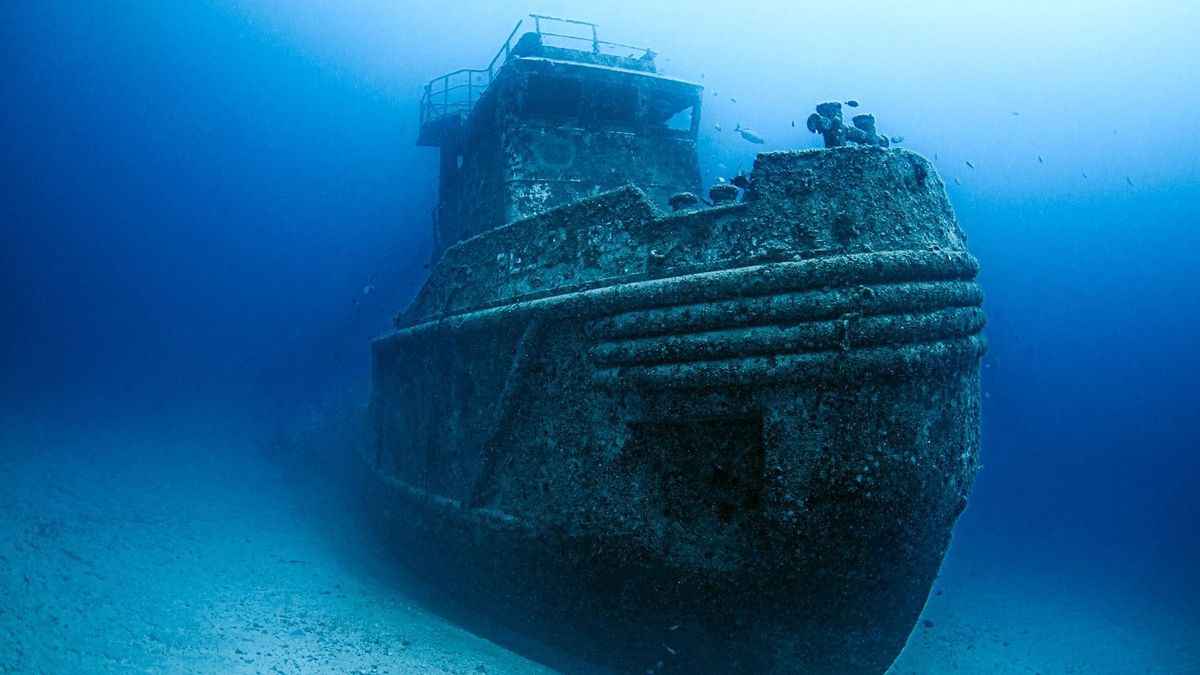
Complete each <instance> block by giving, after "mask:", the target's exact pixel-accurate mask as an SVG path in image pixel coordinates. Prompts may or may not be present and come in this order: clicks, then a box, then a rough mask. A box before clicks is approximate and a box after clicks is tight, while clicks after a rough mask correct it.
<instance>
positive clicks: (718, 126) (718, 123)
mask: <svg viewBox="0 0 1200 675" xmlns="http://www.w3.org/2000/svg"><path fill="white" fill-rule="evenodd" d="M713 128H714V129H716V130H717V131H720V130H721V123H720V122H717V123H716V124H714V125H713Z"/></svg>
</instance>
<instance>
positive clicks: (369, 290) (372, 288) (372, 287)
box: [363, 284, 375, 295]
mask: <svg viewBox="0 0 1200 675" xmlns="http://www.w3.org/2000/svg"><path fill="white" fill-rule="evenodd" d="M373 290H375V284H371V285H370V286H363V295H366V294H368V293H370V292H371V291H373Z"/></svg>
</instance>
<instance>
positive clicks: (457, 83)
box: [421, 14, 654, 125]
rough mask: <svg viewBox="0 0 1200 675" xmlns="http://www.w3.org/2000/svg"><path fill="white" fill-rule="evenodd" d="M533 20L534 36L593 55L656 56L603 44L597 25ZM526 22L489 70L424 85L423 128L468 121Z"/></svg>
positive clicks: (466, 72) (456, 74)
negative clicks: (580, 29) (552, 26)
mask: <svg viewBox="0 0 1200 675" xmlns="http://www.w3.org/2000/svg"><path fill="white" fill-rule="evenodd" d="M529 16H530V18H532V19H533V22H534V23H533V25H534V32H535V33H537V34H538V35H539V36H540V38H539V39H542V40H544V39H545V38H554V40H553V41H555V42H557V41H560V40H561V41H564V42H567V43H571V42H579V41H582V42H587V43H589V44H590V51H591V52H592V53H594V54H603V53H606V52H607V53H611V54H616V53H617V52H623V51H627V50H631V49H632V50H633V53H632V54H629V56H631V57H635V56H638V52H641V55H642V56H653V54H654V53H653V52H652V51H650V50H649V49H646V48H645V47H633V46H631V45H623V44H620V43H618V42H607V41H604V40H601V39H600V38H599V36H598V34H597V31H596V28H597V26H596V24H594V23H588V22H587V21H576V20H574V19H559V18H555V17H552V16H544V15H541V14H530V15H529ZM543 22H558V23H562V24H569V25H574V26H587V27H588V28H590V32H591V35H590V36H583V35H569V34H566V33H548V32H544V31H542V23H543ZM522 23H524V21H518V22H517V25H516V26H515V27H513V29H512V32H511V33H509V34H508V39H506V40H505V41H504V44H503V45H502V46H501V47H500V49H499V50H498V51H497V52H496V55H495V56H493V57H492V60H491V62H490V63H488V66H487V68H482V69H475V68H463V69H461V70H456V71H454V72H452V73H446V74H445V75H442V76H441V77H438V78H434V79H433V80H430V81H429V83H428V84H426V85H425V92H424V93H423V94H422V95H421V124H422V125H424V124H426V123H428V122H431V121H433V120H436V119H440V118H442V117H447V116H450V115H459V116H463V117H465V116H466V115H467V114H468V113H470V112H471V108H473V107H474V106H475V102H476V101H478V100H479V97H480V96H481V95H482V94H483V92H484V90H486V89H487V88H488V85H490V84H491V83H492V80H494V79H496V75H497V74H498V73H499V72H500V68H501V67H502V66H503V65H504V64H505V62H507V61H508V59H509V57H510V55H511V54H512V48H513V38H515V37H516V36H517V31H519V30H520V29H521V24H522Z"/></svg>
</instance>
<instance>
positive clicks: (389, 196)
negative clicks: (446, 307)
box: [0, 0, 1200, 675]
mask: <svg viewBox="0 0 1200 675" xmlns="http://www.w3.org/2000/svg"><path fill="white" fill-rule="evenodd" d="M529 12H538V13H542V14H548V15H554V16H564V17H572V18H578V19H581V20H586V21H593V22H596V23H598V24H600V26H601V28H602V37H603V38H605V39H608V40H613V41H616V42H621V43H629V44H635V45H645V46H649V47H651V48H653V49H654V50H655V51H656V52H657V53H658V55H659V56H658V59H659V61H658V63H659V67H660V70H661V71H662V72H664V73H666V74H668V75H672V76H675V77H679V78H683V79H686V80H690V81H694V82H697V83H700V84H702V85H704V87H705V88H706V92H707V93H706V98H705V102H704V107H703V122H702V123H701V127H700V130H701V131H700V139H699V143H700V155H701V161H702V169H703V172H704V179H705V184H706V185H707V184H710V183H712V182H715V181H716V180H717V178H718V177H723V178H725V177H730V176H733V175H735V174H736V173H737V172H738V170H739V169H746V170H749V169H750V168H751V166H752V164H753V161H754V156H755V153H756V152H760V151H771V150H793V149H803V148H812V147H818V145H819V138H818V137H816V136H814V135H812V134H810V133H809V132H808V131H807V130H806V129H805V128H804V119H805V118H806V117H807V116H808V114H809V112H811V110H812V108H813V106H814V105H815V104H816V103H819V102H821V101H825V100H843V101H844V100H849V99H855V100H857V101H859V102H861V107H860V108H859V110H861V111H866V112H872V113H874V114H875V115H876V117H877V118H878V124H879V129H880V131H882V132H883V133H886V134H889V135H897V136H899V135H903V136H904V139H905V140H904V141H903V143H902V144H901V145H902V147H906V148H908V149H910V150H913V151H916V152H919V153H921V154H923V155H924V156H926V157H927V158H929V159H930V160H931V161H932V163H933V164H934V166H935V167H936V168H937V170H938V171H939V173H940V174H941V176H942V178H943V180H945V182H946V184H947V191H948V193H949V196H950V199H951V200H952V202H953V204H954V207H955V210H956V214H957V217H958V219H959V221H960V223H961V225H962V227H963V229H964V230H965V231H966V233H967V235H968V236H969V247H970V250H971V252H972V254H973V255H974V256H975V257H977V258H978V259H979V261H980V264H981V269H982V272H981V274H980V279H979V280H980V283H981V284H982V286H983V288H984V290H985V292H986V301H985V310H986V312H987V316H988V326H987V329H986V334H987V336H988V339H989V342H990V347H989V351H988V353H987V354H986V356H985V357H984V358H983V362H982V369H983V370H982V373H983V387H982V389H983V401H982V406H983V408H982V444H981V462H982V470H981V471H980V472H979V474H978V476H977V479H976V482H975V487H974V490H973V492H972V495H971V500H970V505H969V507H968V508H967V510H966V512H965V513H964V515H963V516H962V518H961V519H960V520H959V521H958V524H957V526H956V529H955V534H954V541H953V544H952V546H951V548H950V551H949V554H948V556H947V559H946V561H945V564H944V566H943V569H942V574H941V576H940V577H939V579H938V581H937V582H936V583H935V585H934V588H933V592H932V593H931V595H930V597H929V601H928V603H927V605H926V608H925V611H924V613H923V615H922V617H921V620H920V621H919V622H918V624H917V626H916V627H915V628H914V630H913V633H912V635H911V636H910V638H909V640H908V644H907V647H906V648H905V650H904V651H903V653H901V654H900V656H899V658H898V659H897V661H896V663H895V664H894V666H893V667H892V669H891V670H890V671H889V672H895V673H943V672H946V673H1044V674H1047V675H1049V674H1052V673H1197V672H1200V581H1198V578H1200V424H1197V420H1198V419H1200V396H1198V395H1197V390H1196V383H1197V380H1198V378H1200V349H1198V347H1197V345H1198V344H1200V311H1197V308H1198V306H1200V305H1198V302H1200V301H1198V300H1197V298H1200V273H1198V272H1197V261H1198V260H1200V170H1198V168H1197V159H1198V158H1200V125H1198V124H1196V123H1195V121H1194V120H1193V119H1192V117H1193V115H1194V111H1195V110H1197V108H1198V107H1200V105H1198V104H1200V49H1197V45H1198V44H1200V4H1197V3H1194V2H1186V1H1184V0H1178V1H1176V2H1152V3H1147V2H1106V3H1100V4H1096V3H1084V2H1062V3H1048V2H1032V1H1029V2H993V3H986V4H984V3H961V2H949V1H946V2H924V1H923V2H915V3H904V4H897V3H885V2H879V3H875V2H859V3H826V4H824V5H814V4H811V3H810V4H803V3H801V4H794V3H783V2H778V3H776V2H759V3H741V4H736V3H707V2H687V3H684V2H664V3H653V4H652V5H651V4H650V3H634V2H629V1H628V0H616V1H614V2H605V3H600V2H565V1H558V2H549V1H546V2H541V1H538V2H535V1H533V0H530V1H529V2H526V3H517V2H512V1H510V0H504V1H503V2H488V3H483V2H478V3H476V2H465V1H449V2H433V1H431V0H430V1H424V0H422V1H419V2H403V3H394V2H385V1H382V0H354V1H349V2H317V1H316V0H241V1H237V0H209V1H201V0H180V1H178V2H170V3H165V2H153V1H149V0H144V1H143V0H130V1H128V2H53V1H52V2H21V1H19V0H14V1H13V2H7V3H4V4H3V6H2V7H0V97H2V98H0V671H3V672H19V673H24V672H29V673H91V672H109V671H113V672H200V673H224V672H264V673H269V672H284V673H316V672H320V673H325V672H392V673H484V672H486V673H539V672H553V670H554V669H556V668H557V669H563V670H573V669H574V668H576V667H578V668H580V669H582V668H583V667H584V666H583V665H582V664H579V665H578V666H572V665H571V663H572V662H571V661H570V660H569V658H567V657H562V656H561V655H560V656H546V654H547V653H548V652H544V651H541V648H540V647H538V646H536V645H534V644H531V643H530V642H528V641H527V640H526V636H515V635H511V634H508V633H506V632H504V630H502V629H499V628H494V627H489V626H488V625H486V622H483V621H482V620H481V619H477V618H464V617H463V616H460V612H459V610H458V608H457V607H456V606H455V605H453V603H448V602H446V601H445V600H444V599H443V598H441V597H440V596H439V594H438V593H437V591H436V590H435V589H430V588H426V587H424V586H423V585H422V584H420V583H419V582H416V581H414V580H413V579H411V578H410V577H409V575H408V573H407V572H405V571H404V570H403V569H401V568H399V567H398V566H397V565H396V564H395V562H394V561H393V560H392V559H391V557H390V556H389V555H388V552H387V551H386V550H385V549H384V548H383V547H382V546H381V544H380V541H379V539H378V537H376V536H374V534H373V533H372V531H371V530H370V528H369V527H368V526H367V525H366V524H365V523H363V522H362V519H361V518H360V512H359V507H358V505H357V504H358V502H357V494H356V492H357V490H358V485H357V483H356V482H355V480H354V478H353V477H354V475H355V469H354V468H353V467H352V466H350V464H351V463H352V462H354V461H356V459H357V458H356V457H354V456H353V453H351V452H349V451H348V450H347V449H346V448H345V447H343V446H341V445H339V442H338V439H343V440H344V439H346V438H349V437H353V436H354V435H355V433H356V432H355V430H354V426H355V424H356V423H358V418H357V417H356V415H357V414H358V410H359V409H360V407H361V405H362V404H363V403H365V401H366V399H367V396H368V391H369V378H370V350H369V344H368V341H369V339H370V338H371V337H372V336H375V335H378V334H381V333H383V332H384V331H386V330H388V329H389V327H390V326H391V318H392V316H393V315H394V314H395V313H397V312H398V311H400V310H402V309H403V308H404V307H405V306H407V304H408V303H409V302H410V301H411V299H412V298H413V297H414V295H415V293H416V292H417V290H418V289H419V287H420V284H421V283H422V282H423V280H424V279H425V278H426V276H427V275H428V274H429V268H428V265H427V263H428V261H429V254H430V251H431V249H432V246H433V241H432V233H431V228H430V213H431V211H432V209H433V206H434V204H435V202H436V195H437V170H438V163H437V156H436V152H435V151H433V150H432V149H427V148H418V147H415V144H414V142H415V137H416V131H417V121H418V103H419V99H420V95H421V92H422V87H423V86H424V84H425V83H426V82H427V81H428V80H430V79H431V78H433V77H435V76H438V75H441V74H443V73H445V72H449V71H451V70H455V69H457V68H462V67H479V66H482V65H484V64H486V62H487V61H488V60H489V59H490V58H491V57H492V55H493V54H494V52H495V50H496V48H497V47H498V46H499V45H500V44H501V43H502V42H503V40H504V38H505V36H507V35H508V32H509V31H510V30H511V29H512V26H513V24H515V23H516V21H517V20H519V19H522V18H525V17H527V14H528V13H529ZM739 125H740V126H742V127H748V128H752V129H754V130H755V133H756V134H758V135H760V136H761V138H762V139H763V140H764V141H765V142H764V143H762V144H755V143H751V142H748V141H747V140H746V138H744V137H743V136H742V135H740V134H737V133H735V131H734V130H735V129H736V128H737V127H738V126H739ZM296 439H302V440H303V441H304V442H303V443H299V444H297V443H292V444H290V445H289V443H288V442H286V441H288V440H291V441H295V440H296ZM296 445H302V446H304V447H307V448H309V451H308V452H306V453H301V454H300V455H297V454H295V453H291V454H282V453H281V451H280V450H279V448H281V447H294V446H296ZM620 648H621V645H619V644H614V645H613V649H614V650H619V649H620Z"/></svg>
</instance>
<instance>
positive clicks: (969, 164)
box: [967, 160, 975, 169]
mask: <svg viewBox="0 0 1200 675" xmlns="http://www.w3.org/2000/svg"><path fill="white" fill-rule="evenodd" d="M967 166H969V167H971V168H972V169H974V168H975V165H974V164H972V163H971V161H970V160H967Z"/></svg>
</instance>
